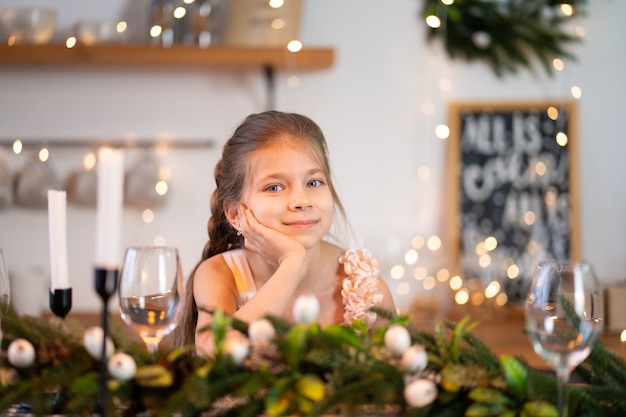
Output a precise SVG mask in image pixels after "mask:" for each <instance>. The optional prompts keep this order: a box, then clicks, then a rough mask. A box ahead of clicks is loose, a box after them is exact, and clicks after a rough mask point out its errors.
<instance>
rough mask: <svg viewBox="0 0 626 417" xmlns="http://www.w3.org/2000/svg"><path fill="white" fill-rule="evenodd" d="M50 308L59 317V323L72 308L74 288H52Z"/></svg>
mask: <svg viewBox="0 0 626 417" xmlns="http://www.w3.org/2000/svg"><path fill="white" fill-rule="evenodd" d="M49 304H50V310H51V311H52V312H53V313H54V315H55V316H56V317H57V320H58V323H59V325H60V324H61V323H62V322H63V319H65V316H67V313H69V312H70V310H71V309H72V289H71V288H62V289H54V290H53V289H52V288H51V289H50V303H49Z"/></svg>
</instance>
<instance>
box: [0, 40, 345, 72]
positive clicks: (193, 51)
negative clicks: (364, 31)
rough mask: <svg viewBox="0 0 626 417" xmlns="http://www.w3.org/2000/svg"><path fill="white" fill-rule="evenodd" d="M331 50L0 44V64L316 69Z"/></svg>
mask: <svg viewBox="0 0 626 417" xmlns="http://www.w3.org/2000/svg"><path fill="white" fill-rule="evenodd" d="M333 60H334V51H333V50H332V49H330V48H309V49H303V50H301V51H299V52H289V51H287V50H286V49H285V48H273V47H243V46H242V47H239V46H211V47H209V48H204V49H202V48H198V47H190V46H182V45H175V46H171V47H169V48H163V47H157V46H148V45H134V44H102V45H93V46H76V47H74V48H71V49H68V48H66V47H65V45H61V44H47V45H14V46H7V45H0V65H2V66H7V65H45V66H99V67H102V66H127V67H131V66H138V67H147V66H159V67H200V68H241V69H246V68H247V69H251V68H272V69H292V70H319V69H324V68H329V67H330V66H331V65H332V64H333Z"/></svg>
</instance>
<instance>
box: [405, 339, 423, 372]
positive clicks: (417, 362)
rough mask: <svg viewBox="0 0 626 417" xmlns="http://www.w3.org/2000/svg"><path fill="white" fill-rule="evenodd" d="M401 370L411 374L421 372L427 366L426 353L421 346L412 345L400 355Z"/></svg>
mask: <svg viewBox="0 0 626 417" xmlns="http://www.w3.org/2000/svg"><path fill="white" fill-rule="evenodd" d="M400 364H401V366H402V370H403V371H404V372H408V373H411V374H414V373H418V372H422V371H423V370H424V369H426V365H428V353H426V349H425V348H424V346H422V345H413V346H411V347H410V348H408V349H407V350H405V351H404V353H403V354H402V360H401V361H400Z"/></svg>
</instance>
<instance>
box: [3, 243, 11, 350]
mask: <svg viewBox="0 0 626 417" xmlns="http://www.w3.org/2000/svg"><path fill="white" fill-rule="evenodd" d="M10 303H11V287H10V286H9V273H8V271H7V266H6V263H5V262H4V253H3V251H2V248H0V345H1V344H2V315H3V314H4V313H6V311H7V310H8V308H9V304H10ZM0 358H2V351H1V350H0Z"/></svg>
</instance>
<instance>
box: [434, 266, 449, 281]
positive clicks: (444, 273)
mask: <svg viewBox="0 0 626 417" xmlns="http://www.w3.org/2000/svg"><path fill="white" fill-rule="evenodd" d="M449 278H450V271H448V270H447V269H446V268H441V269H440V270H439V271H437V281H439V282H446V281H447V280H448V279H449Z"/></svg>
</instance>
